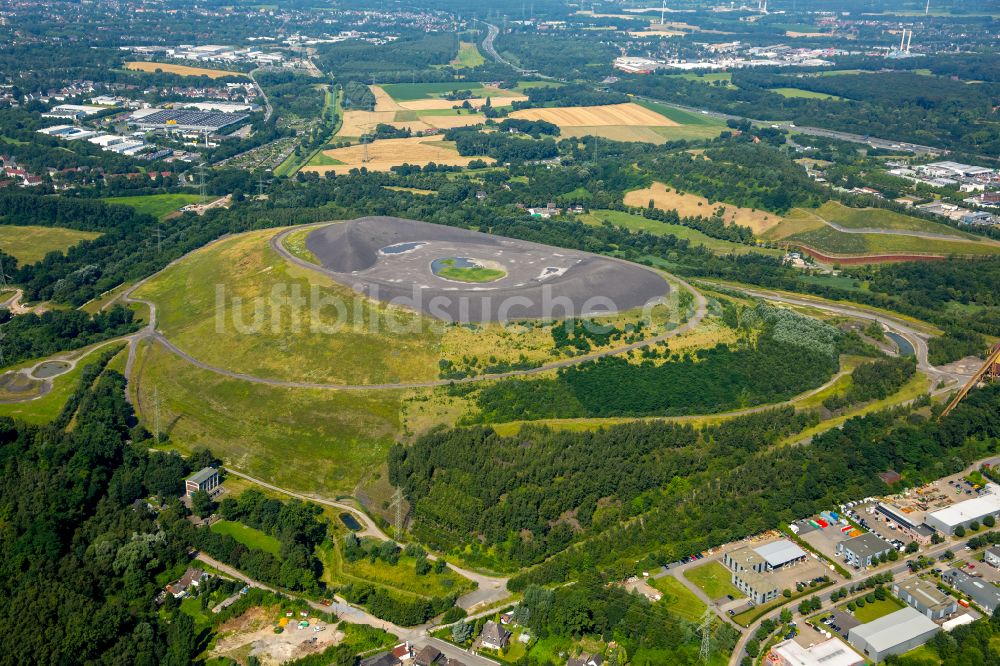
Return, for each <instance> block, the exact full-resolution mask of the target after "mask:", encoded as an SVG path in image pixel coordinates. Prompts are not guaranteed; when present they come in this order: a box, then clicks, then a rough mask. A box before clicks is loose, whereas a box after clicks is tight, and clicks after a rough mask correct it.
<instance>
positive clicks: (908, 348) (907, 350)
mask: <svg viewBox="0 0 1000 666" xmlns="http://www.w3.org/2000/svg"><path fill="white" fill-rule="evenodd" d="M886 335H887V336H888V337H889V339H890V340H892V341H893V342H895V343H896V347H898V348H899V355H900V356H913V354H915V353H916V352H914V351H913V345H911V344H910V341H909V340H907V339H906V338H904V337H903V336H902V335H900V334H899V333H893V332H892V331H886Z"/></svg>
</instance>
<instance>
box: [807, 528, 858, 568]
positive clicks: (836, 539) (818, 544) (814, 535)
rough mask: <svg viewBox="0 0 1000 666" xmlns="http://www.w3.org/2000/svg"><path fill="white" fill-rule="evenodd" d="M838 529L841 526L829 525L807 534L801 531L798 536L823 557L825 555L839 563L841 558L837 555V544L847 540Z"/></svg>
mask: <svg viewBox="0 0 1000 666" xmlns="http://www.w3.org/2000/svg"><path fill="white" fill-rule="evenodd" d="M840 528H841V525H830V526H829V527H826V528H823V529H815V528H814V529H812V530H810V531H808V532H806V531H804V530H803V532H800V533H799V536H800V537H801V538H802V540H803V541H805V542H806V543H807V544H809V545H810V546H812V547H813V548H815V549H816V550H818V551H819V552H820V553H822V554H823V555H826V556H827V557H829V558H830V559H831V560H833V561H834V562H839V561H841V560H842V559H843V558H842V557H841V556H840V555H838V554H837V544H838V543H840V542H841V541H843V540H844V539H846V538H847V536H846V535H845V534H844V533H843V532H841V531H840Z"/></svg>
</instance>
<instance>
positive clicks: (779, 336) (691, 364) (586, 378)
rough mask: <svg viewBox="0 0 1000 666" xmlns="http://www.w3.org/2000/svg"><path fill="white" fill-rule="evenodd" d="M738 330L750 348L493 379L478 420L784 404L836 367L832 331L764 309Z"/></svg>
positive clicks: (607, 360)
mask: <svg viewBox="0 0 1000 666" xmlns="http://www.w3.org/2000/svg"><path fill="white" fill-rule="evenodd" d="M741 326H742V327H743V330H742V332H743V333H744V334H746V333H747V331H754V332H755V333H754V337H755V338H756V339H755V341H754V342H753V343H747V344H744V345H741V346H738V347H736V348H730V347H729V346H727V345H723V344H719V345H717V346H715V347H712V348H708V349H699V350H697V351H696V352H695V353H694V355H689V354H686V353H685V354H684V355H683V356H682V355H680V354H677V353H673V354H671V353H670V351H669V349H666V350H664V351H659V350H656V349H655V348H654V349H652V350H647V351H646V352H645V353H643V354H642V357H641V359H640V362H638V363H636V362H630V361H629V360H627V359H625V358H621V357H613V356H612V357H604V358H601V359H598V360H596V361H587V362H585V363H581V364H579V365H574V366H570V367H568V368H564V369H562V370H560V371H559V374H558V376H557V377H556V378H554V379H534V380H529V381H525V380H522V379H514V380H503V381H500V382H497V383H495V384H492V385H490V386H487V387H486V388H483V389H482V390H481V391H480V392H479V394H478V396H476V405H477V406H478V407H479V409H480V412H481V413H480V415H479V419H480V420H481V421H483V422H486V423H499V422H504V421H517V420H534V419H542V418H575V417H584V416H590V417H608V416H651V415H661V416H663V415H678V414H697V413H704V412H716V411H727V410H730V409H737V408H741V407H749V406H752V405H758V404H764V403H769V402H778V401H780V400H785V399H787V398H790V397H791V396H793V395H795V394H797V393H801V392H803V391H805V390H808V389H810V388H813V387H815V386H818V385H819V384H822V383H823V382H824V381H825V380H827V379H828V378H829V377H830V375H832V374H833V373H834V372H836V370H837V352H838V349H839V348H838V340H839V339H840V337H841V336H840V333H839V331H837V329H835V328H833V327H832V326H829V325H827V324H824V323H821V322H819V321H816V320H814V319H809V318H807V317H803V316H801V315H797V314H795V313H793V312H792V311H790V310H784V309H777V308H771V307H768V306H766V305H763V304H761V305H759V306H758V307H757V308H755V309H754V310H750V311H748V312H747V313H745V315H744V317H743V321H742V322H741ZM657 360H660V362H659V363H658V362H657ZM539 396H546V397H547V398H548V399H545V400H539Z"/></svg>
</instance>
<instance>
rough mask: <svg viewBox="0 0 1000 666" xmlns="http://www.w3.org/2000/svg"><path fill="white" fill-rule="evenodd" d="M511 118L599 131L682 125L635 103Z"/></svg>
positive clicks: (567, 108)
mask: <svg viewBox="0 0 1000 666" xmlns="http://www.w3.org/2000/svg"><path fill="white" fill-rule="evenodd" d="M510 117H511V118H523V119H525V120H544V121H546V122H550V123H553V124H555V125H558V126H559V127H598V126H606V125H626V126H642V127H676V126H677V124H678V123H676V122H674V121H673V120H670V119H669V118H667V117H665V116H661V115H660V114H658V113H656V112H655V111H650V110H649V109H647V108H645V107H642V106H639V105H638V104H635V103H633V102H629V103H627V104H605V105H603V106H562V107H560V106H557V107H552V108H544V109H522V110H520V111H515V112H513V113H512V114H510Z"/></svg>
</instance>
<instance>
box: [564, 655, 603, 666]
mask: <svg viewBox="0 0 1000 666" xmlns="http://www.w3.org/2000/svg"><path fill="white" fill-rule="evenodd" d="M602 664H604V657H602V656H601V655H599V654H590V653H589V652H581V653H580V656H578V657H573V658H571V659H570V660H568V661H567V662H566V666H602Z"/></svg>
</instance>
